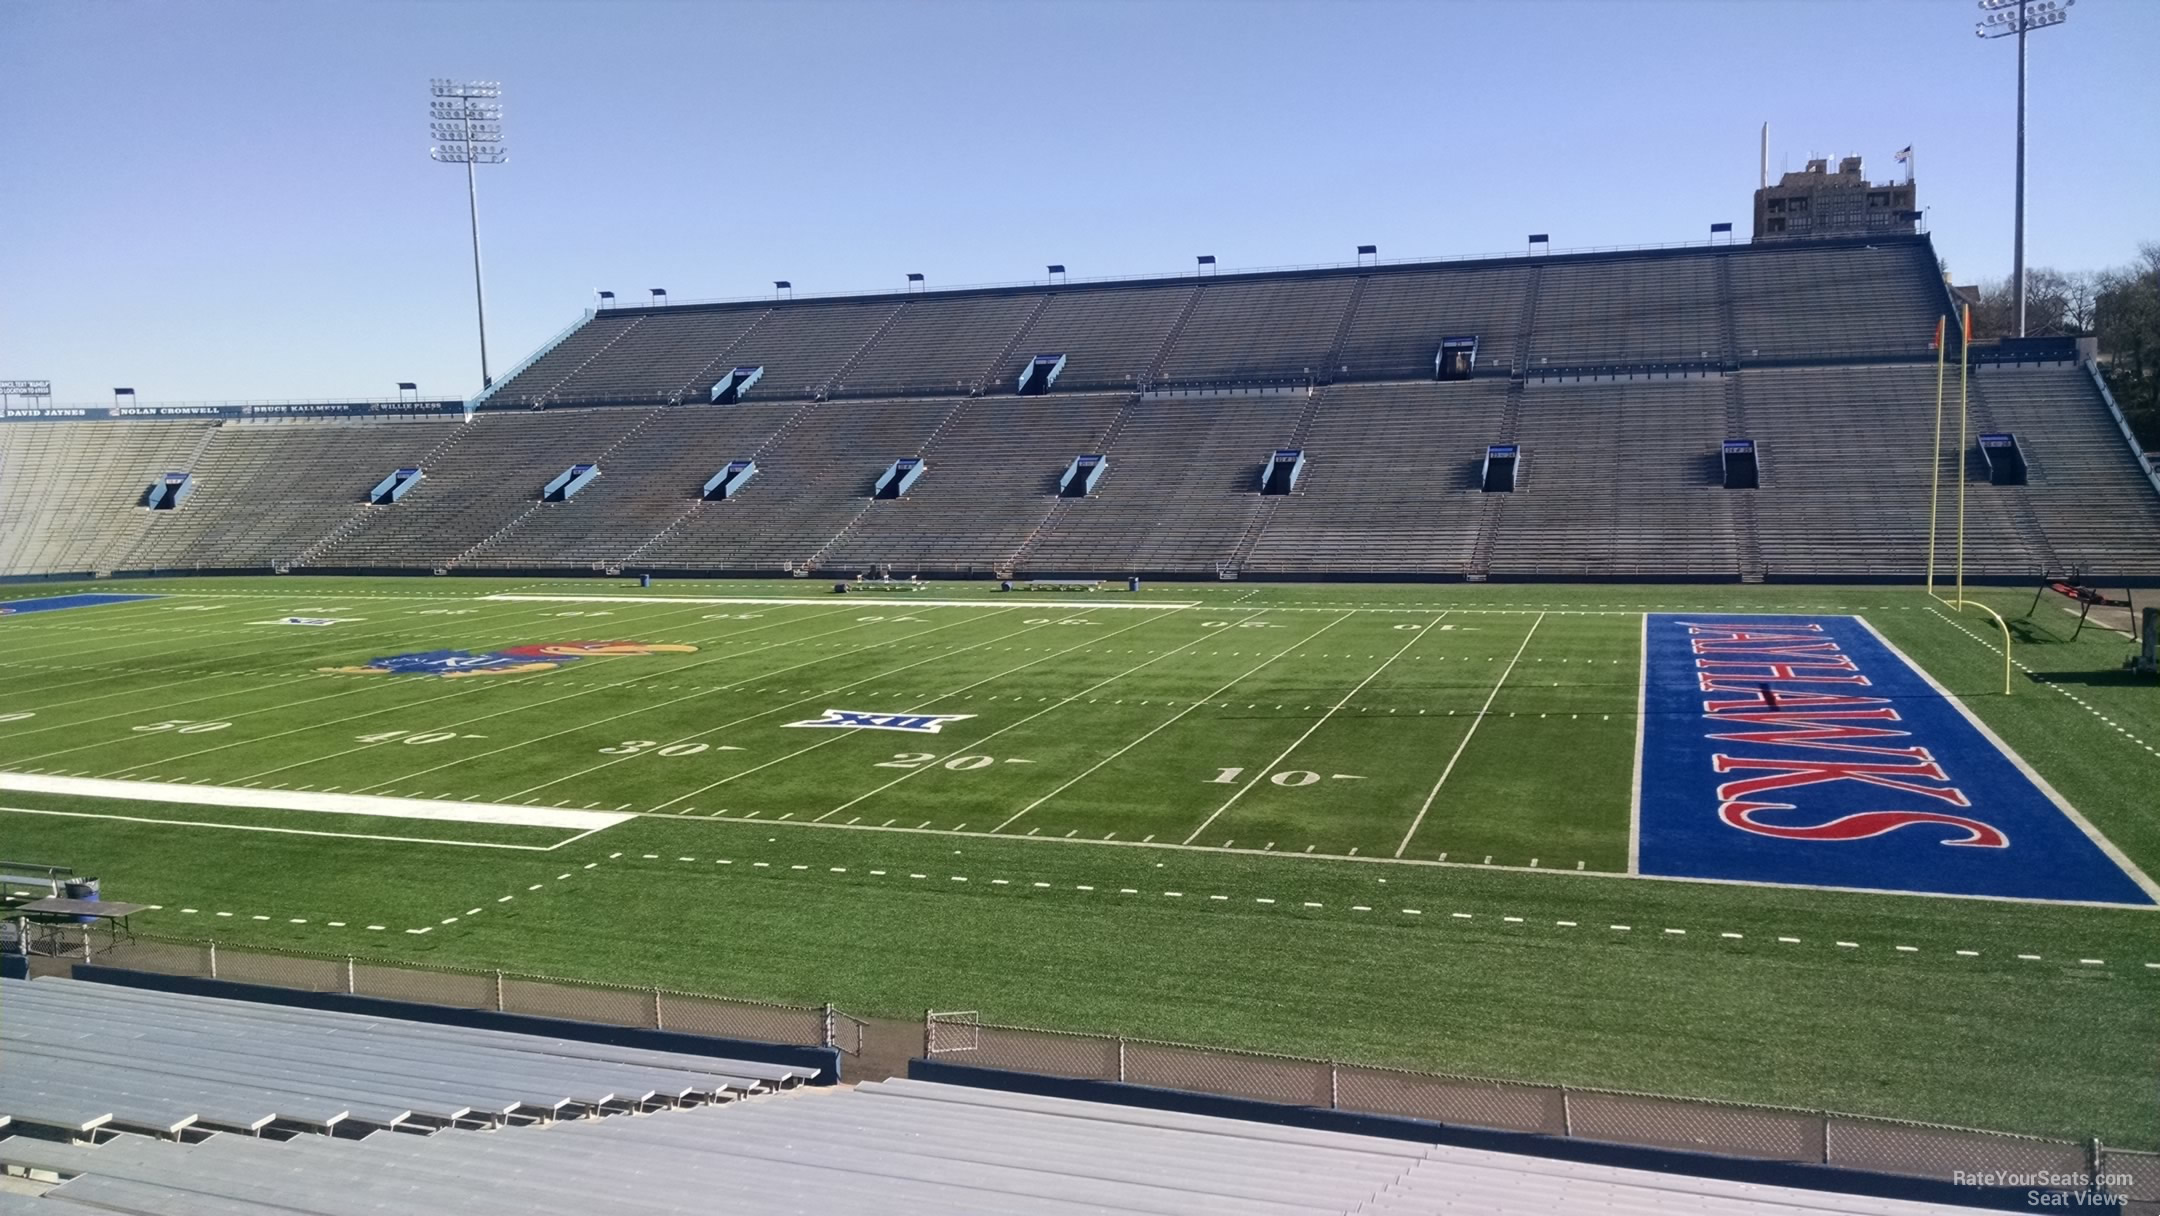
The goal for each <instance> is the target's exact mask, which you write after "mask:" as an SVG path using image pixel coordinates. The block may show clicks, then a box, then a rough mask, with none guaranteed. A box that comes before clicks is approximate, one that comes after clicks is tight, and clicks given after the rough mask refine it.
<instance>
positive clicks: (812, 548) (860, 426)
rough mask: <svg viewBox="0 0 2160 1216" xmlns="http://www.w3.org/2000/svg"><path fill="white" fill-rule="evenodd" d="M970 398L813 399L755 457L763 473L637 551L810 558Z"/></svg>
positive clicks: (678, 560)
mask: <svg viewBox="0 0 2160 1216" xmlns="http://www.w3.org/2000/svg"><path fill="white" fill-rule="evenodd" d="M967 403H968V399H967V398H964V397H963V398H943V399H938V400H931V401H855V400H844V401H824V402H818V403H816V404H813V405H809V406H806V407H804V408H803V410H802V412H801V413H800V414H799V415H797V416H795V417H793V418H792V419H791V420H790V422H789V423H788V425H787V427H786V429H785V430H784V431H783V432H782V433H780V434H779V435H778V436H777V437H776V438H775V439H773V441H772V442H771V444H770V445H769V446H768V447H767V448H765V449H764V450H763V451H762V452H761V453H760V454H759V455H758V456H757V462H758V475H757V477H756V478H755V479H754V480H752V481H751V482H750V484H749V486H747V487H746V488H745V489H744V490H743V492H742V493H741V494H739V495H736V496H735V497H733V498H730V499H728V500H726V501H725V502H712V503H706V504H704V505H703V506H702V507H700V508H699V509H697V510H696V511H694V512H692V513H690V514H688V515H686V516H685V517H683V518H682V520H681V522H679V523H678V524H676V525H675V526H674V527H673V528H672V529H671V530H670V531H668V532H667V533H665V534H663V535H662V536H661V537H660V539H659V540H657V541H656V542H654V543H653V544H652V545H650V546H649V547H647V548H645V549H643V550H642V551H641V552H640V553H639V554H638V557H637V561H638V564H639V565H641V566H650V567H652V568H654V569H706V570H711V569H721V570H758V571H778V570H782V569H786V568H790V567H792V566H795V565H799V564H802V563H806V562H808V561H810V559H811V558H812V557H813V556H815V555H816V554H817V553H818V552H819V551H820V550H822V549H824V548H825V546H826V545H827V543H828V542H830V541H831V540H832V539H833V538H834V537H835V536H838V535H840V534H841V533H842V532H844V531H845V530H846V529H847V527H848V525H849V524H850V523H852V522H854V520H855V518H856V517H857V516H858V515H861V514H862V513H863V512H864V511H865V510H867V509H869V508H870V506H871V505H872V499H871V497H870V494H871V491H872V490H873V489H874V488H875V486H876V484H877V478H878V474H879V473H881V472H883V471H884V469H885V467H886V466H887V465H890V464H891V463H892V462H893V461H895V460H898V459H900V458H902V457H906V456H920V455H922V453H923V450H924V449H925V448H926V447H927V446H928V445H929V443H930V441H931V440H932V438H933V437H934V436H935V435H936V434H937V433H938V431H939V428H940V427H941V426H942V425H944V423H945V422H946V420H947V419H948V418H950V417H952V416H953V415H954V414H955V413H957V412H958V411H959V410H961V409H962V408H964V407H965V406H966V405H967ZM926 476H929V474H926Z"/></svg>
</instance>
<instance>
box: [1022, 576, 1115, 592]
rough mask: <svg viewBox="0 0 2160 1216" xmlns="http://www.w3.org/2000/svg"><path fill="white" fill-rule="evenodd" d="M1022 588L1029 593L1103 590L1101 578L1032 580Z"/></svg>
mask: <svg viewBox="0 0 2160 1216" xmlns="http://www.w3.org/2000/svg"><path fill="white" fill-rule="evenodd" d="M1022 586H1023V587H1024V588H1025V589H1026V590H1029V591H1097V590H1100V589H1101V588H1102V580H1101V579H1099V578H1031V579H1029V580H1027V582H1025V583H1023V584H1022Z"/></svg>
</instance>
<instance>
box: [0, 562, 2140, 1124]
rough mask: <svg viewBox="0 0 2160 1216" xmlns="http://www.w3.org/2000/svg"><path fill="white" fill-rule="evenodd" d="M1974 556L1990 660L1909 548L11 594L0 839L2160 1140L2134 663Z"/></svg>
mask: <svg viewBox="0 0 2160 1216" xmlns="http://www.w3.org/2000/svg"><path fill="white" fill-rule="evenodd" d="M107 597H110V598H107ZM1983 598H1986V599H1988V600H1989V602H1990V603H1991V604H1993V606H1995V607H1996V608H1997V609H1998V610H1999V611H2002V612H2003V613H2004V615H2005V616H2008V617H2012V618H2013V624H2014V625H2016V627H2017V629H2018V631H2019V637H2018V644H2017V645H2016V646H2015V647H2014V652H2015V657H2016V658H2017V660H2018V662H2019V665H2020V668H2021V670H2019V671H2018V672H2017V674H2016V680H2015V682H2014V691H2013V694H2012V695H2011V696H2009V697H2005V696H2003V694H2002V686H2001V679H2002V674H2001V673H2002V668H2001V664H2002V659H2001V655H2000V652H1999V650H1997V649H1995V648H1994V646H1995V645H1996V640H1995V639H1991V638H1990V636H1989V633H1990V632H1992V631H1993V630H1995V625H1994V623H1993V622H1992V621H1991V620H1988V619H1987V618H1985V617H1984V616H1979V615H1974V616H1967V617H1959V616H1954V615H1951V614H1949V613H1948V612H1947V610H1945V609H1942V608H1941V607H1940V606H1939V605H1936V604H1935V603H1934V602H1933V601H1931V600H1929V599H1928V598H1926V597H1925V596H1924V595H1922V594H1921V593H1920V592H1919V591H1917V590H1914V589H1890V588H1867V589H1857V588H1791V587H1787V588H1764V587H1694V588H1690V587H1538V588H1525V587H1501V586H1448V587H1437V586H1401V587H1371V586H1353V585H1311V586H1270V587H1259V588H1255V587H1254V586H1252V585H1249V584H1248V585H1243V586H1241V585H1239V584H1236V583H1225V584H1218V585H1210V586H1197V587H1195V586H1163V587H1157V586H1149V587H1147V588H1146V589H1144V590H1143V591H1141V592H1140V593H1139V594H1129V593H1127V592H1125V591H1123V590H1122V589H1121V588H1120V589H1115V590H1104V591H1101V592H1097V593H1077V594H1064V595H1057V594H1052V593H1028V592H1024V591H1023V592H1014V593H1009V594H1001V593H999V592H997V591H995V590H994V589H993V588H991V587H990V586H988V585H984V584H936V585H928V586H926V587H924V588H923V589H921V590H915V591H899V592H889V593H866V594H850V595H836V594H833V593H832V592H831V590H830V586H829V584H810V583H805V582H803V581H795V582H791V583H769V584H756V583H742V582H671V583H663V584H661V585H658V586H656V587H654V588H651V589H649V590H644V589H639V588H637V587H636V586H634V585H633V584H629V583H626V582H621V581H605V582H603V581H598V580H559V581H558V580H545V581H533V580H478V579H432V580H412V579H403V580H358V579H328V578H324V579H315V578H309V579H278V580H271V579H255V580H243V579H222V580H208V579H190V580H156V581H141V582H136V581H130V582H126V583H117V582H116V583H107V584H99V585H96V586H94V587H91V586H83V585H75V586H66V587H57V586H39V587H17V588H11V589H9V590H8V591H7V592H5V593H4V594H0V638H4V639H5V641H6V643H7V645H6V647H5V651H6V653H5V656H4V658H0V833H4V834H5V835H4V840H5V843H4V844H0V856H7V857H10V858H15V859H26V860H36V861H50V862H57V863H63V864H67V865H71V866H74V867H75V868H76V869H77V870H78V871H81V872H86V873H97V874H99V875H101V876H102V877H103V878H104V879H105V883H106V888H107V897H108V898H119V899H129V900H136V901H140V902H146V903H153V904H156V905H158V907H157V908H156V909H155V910H154V911H153V912H151V913H149V914H146V917H145V918H144V919H145V923H144V928H145V929H146V930H149V931H154V932H159V933H166V934H172V935H180V936H215V937H217V938H218V939H219V940H221V941H224V940H230V941H235V942H252V943H258V944H262V945H269V946H282V947H285V948H292V949H306V950H334V951H339V952H353V953H363V954H371V955H381V956H388V957H415V958H427V959H430V960H432V961H439V962H458V963H463V964H468V965H481V966H494V967H503V968H508V969H514V970H527V971H535V972H545V973H550V974H564V975H570V976H574V977H583V978H596V979H609V980H616V981H627V982H644V983H652V982H660V983H665V984H668V985H670V986H676V987H684V988H704V989H706V990H711V991H717V992H725V993H728V994H731V995H740V996H749V997H762V998H769V999H783V1000H808V1001H824V1000H832V1001H836V1002H838V1003H840V1004H842V1005H843V1006H844V1007H847V1008H849V1009H851V1010H854V1011H856V1012H861V1013H865V1014H875V1015H885V1016H900V1017H907V1016H919V1014H920V1012H921V1010H922V1009H923V1008H926V1007H931V1006H936V1007H943V1008H953V1007H964V1008H975V1007H980V1008H982V1009H983V1010H984V1011H985V1015H986V1017H991V1018H994V1019H998V1020H1012V1021H1027V1022H1032V1023H1036V1024H1047V1025H1054V1026H1070V1027H1073V1028H1083V1029H1100V1030H1118V1031H1122V1032H1126V1033H1133V1034H1149V1035H1155V1036H1159V1037H1173V1038H1182V1039H1199V1040H1203V1041H1211V1042H1221V1043H1226V1044H1234V1045H1243V1046H1255V1047H1265V1048H1272V1049H1276V1050H1286V1051H1298V1052H1306V1053H1315V1052H1317V1053H1326V1052H1338V1053H1340V1054H1343V1055H1345V1056H1347V1057H1351V1058H1359V1059H1368V1060H1374V1061H1378V1062H1390V1063H1403V1064H1410V1065H1416V1066H1421V1067H1435V1068H1445V1069H1451V1070H1457V1071H1463V1072H1471V1073H1485V1074H1494V1075H1509V1076H1519V1077H1522V1078H1524V1079H1530V1080H1544V1079H1558V1080H1568V1081H1571V1082H1579V1083H1585V1084H1608V1085H1615V1086H1628V1087H1634V1088H1646V1089H1655V1090H1664V1091H1669V1092H1681V1093H1689V1094H1697V1095H1702V1096H1713V1097H1725V1098H1732V1099H1739V1100H1751V1101H1769V1102H1780V1103H1789V1104H1795V1105H1807V1106H1829V1107H1837V1108H1843V1109H1854V1110H1858V1111H1860V1112H1862V1113H1882V1114H1889V1115H1900V1116H1906V1117H1918V1118H1928V1119H1936V1120H1943V1121H1953V1122H1963V1123H1970V1124H1980V1125H1992V1126H2001V1127H2006V1128H2010V1129H2013V1130H2026V1131H2035V1132H2045V1133H2050V1134H2076V1135H2086V1134H2104V1135H2108V1136H2109V1138H2110V1139H2111V1140H2113V1141H2121V1142H2141V1141H2145V1142H2149V1141H2155V1140H2160V1110H2156V1107H2155V1099H2154V1092H2155V1081H2156V1075H2155V1068H2154V1064H2153V1056H2152V1044H2153V1043H2154V1042H2155V1041H2156V1036H2160V1015H2156V1014H2155V1012H2154V1010H2155V1008H2156V1005H2160V928H2156V926H2160V920H2155V919H2154V918H2153V903H2154V897H2155V895H2156V894H2160V888H2156V887H2155V886H2154V884H2153V881H2152V879H2151V878H2150V877H2149V875H2150V874H2152V873H2153V872H2155V871H2160V824H2156V823H2155V822H2154V820H2153V817H2152V810H2151V808H2152V806H2153V805H2155V803H2156V801H2160V799H2156V794H2160V753H2156V752H2155V751H2154V748H2153V744H2154V742H2155V741H2156V740H2160V703H2156V696H2155V694H2156V691H2160V690H2155V689H2154V688H2153V687H2152V686H2151V683H2150V681H2149V680H2148V681H2144V682H2139V681H2136V680H2134V679H2132V678H2131V677H2128V676H2125V675H2121V674H2120V673H2118V672H2116V671H2114V670H2113V668H2114V667H2115V666H2116V665H2117V664H2118V663H2119V661H2120V659H2121V658H2122V656H2123V655H2124V654H2126V653H2127V652H2128V648H2129V643H2128V641H2127V640H2126V639H2124V638H2123V637H2121V636H2119V635H2116V634H2112V633H2108V632H2106V631H2104V630H2094V629H2088V630H2087V631H2086V633H2085V635H2084V636H2083V637H2081V638H2079V639H2078V640H2077V641H2076V642H2071V641H2069V640H2067V639H2068V637H2069V626H2070V624H2071V622H2070V621H2069V620H2068V618H2066V617H2063V616H2062V615H2061V614H2060V612H2059V611H2058V610H2057V609H2056V608H2055V607H2054V606H2053V605H2043V606H2042V608H2041V609H2040V610H2039V612H2038V613H2037V614H2035V615H2034V616H2033V617H2031V618H2030V619H2029V620H2028V619H2026V618H2023V617H2021V616H2019V615H2018V614H2020V613H2022V612H2023V611H2024V610H2025V607H2026V604H2027V603H2028V602H2029V598H2030V597H2029V593H2028V594H2024V595H2020V594H2018V593H2015V592H1999V593H1993V594H1990V595H1987V596H1984V597H1983ZM1713 707H1715V712H1713ZM1706 722H1707V723H1708V724H1707V725H1706ZM1867 1059H1874V1060H1876V1061H1877V1062H1875V1063H1871V1064H1869V1065H1867V1066H1865V1067H1863V1066H1861V1065H1859V1064H1858V1063H1856V1062H1857V1061H1860V1060H1867ZM1975 1060H1980V1061H1983V1062H1981V1063H1974V1062H1973V1061H1975ZM1881 1061H1887V1062H1886V1063H1885V1062H1881Z"/></svg>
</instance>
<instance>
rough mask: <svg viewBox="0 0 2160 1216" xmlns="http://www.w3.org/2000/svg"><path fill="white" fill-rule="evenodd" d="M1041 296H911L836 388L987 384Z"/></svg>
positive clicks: (901, 392) (857, 391)
mask: <svg viewBox="0 0 2160 1216" xmlns="http://www.w3.org/2000/svg"><path fill="white" fill-rule="evenodd" d="M1041 301H1042V297H1041V296H1035V295H977V296H951V297H945V296H917V297H914V298H911V299H909V300H908V301H907V305H906V307H904V308H902V309H901V310H900V315H899V316H897V317H895V318H894V319H893V323H892V326H891V327H890V328H888V329H887V330H886V331H885V332H884V333H882V334H880V335H878V339H877V341H876V342H875V343H874V344H872V345H871V347H870V349H869V350H867V351H865V352H863V357H862V360H861V361H860V362H859V363H858V364H857V365H856V368H855V370H854V371H852V372H850V373H848V375H847V376H845V377H844V378H843V379H842V380H841V382H840V383H838V384H836V385H834V386H833V392H834V393H835V394H845V395H847V396H850V397H878V396H886V397H897V396H905V395H908V394H910V393H954V392H967V391H969V390H971V389H973V388H975V387H976V386H977V385H978V384H980V383H982V380H983V375H984V372H985V371H987V370H988V369H989V367H990V361H991V360H992V359H994V358H996V357H997V355H998V353H999V352H1001V351H1003V350H1004V349H1005V347H1006V344H1007V343H1009V342H1011V341H1012V339H1013V337H1014V336H1015V335H1016V334H1017V333H1018V332H1019V330H1020V326H1021V325H1022V323H1024V322H1025V321H1026V320H1027V318H1028V314H1029V313H1032V312H1034V311H1035V308H1036V306H1037V305H1038V304H1039V303H1041ZM1028 353H1030V354H1032V353H1034V352H1032V351H1030V352H1028ZM1016 370H1017V366H1016Z"/></svg>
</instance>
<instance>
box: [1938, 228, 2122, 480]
mask: <svg viewBox="0 0 2160 1216" xmlns="http://www.w3.org/2000/svg"><path fill="white" fill-rule="evenodd" d="M2016 332H2017V305H2016V302H2015V301H2014V299H2013V298H2012V295H2011V291H2010V280H2009V279H2008V278H2004V279H2002V280H2000V281H1997V282H1993V283H1985V284H1982V285H1981V288H1980V298H1979V300H1978V301H1977V302H1975V303H1974V305H1973V340H1974V341H1976V342H1990V341H1993V340H1995V339H1996V338H2000V337H2003V336H2005V335H2009V334H2015V333H2016ZM2025 332H2026V333H2028V334H2031V335H2034V336H2036V337H2058V336H2070V337H2087V336H2090V337H2095V338H2098V339H2099V343H2100V374H2101V375H2102V376H2104V377H2105V378H2106V379H2107V384H2108V391H2109V392H2110V393H2113V394H2114V395H2115V403H2116V404H2117V405H2119V406H2121V407H2122V411H2123V413H2124V414H2125V415H2126V416H2128V418H2129V420H2130V429H2131V430H2132V431H2134V432H2136V434H2137V437H2138V442H2139V443H2140V444H2141V445H2142V446H2143V447H2144V448H2145V450H2146V451H2148V452H2150V451H2160V243H2148V244H2145V245H2141V246H2139V247H2138V254H2137V257H2136V258H2134V259H2133V260H2131V261H2130V262H2129V263H2128V264H2127V265H2123V266H2117V267H2114V268H2112V269H2109V270H2080V271H2072V272H2064V271H2060V270H2051V269H2045V268H2042V269H2034V270H2028V271H2026V272H2025Z"/></svg>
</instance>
